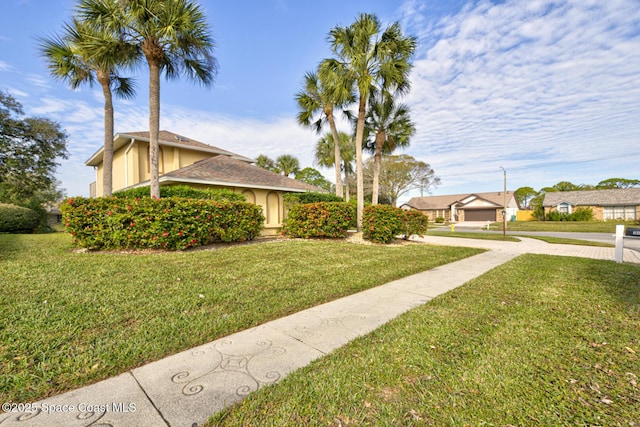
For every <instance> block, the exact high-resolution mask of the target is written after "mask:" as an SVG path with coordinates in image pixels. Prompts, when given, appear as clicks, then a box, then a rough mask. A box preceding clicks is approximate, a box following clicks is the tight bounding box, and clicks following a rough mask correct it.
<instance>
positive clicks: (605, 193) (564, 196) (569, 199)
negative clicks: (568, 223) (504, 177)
mask: <svg viewBox="0 0 640 427" xmlns="http://www.w3.org/2000/svg"><path fill="white" fill-rule="evenodd" d="M565 202H566V203H569V204H571V205H573V206H614V205H616V206H620V205H640V188H615V189H609V190H587V191H555V192H551V193H547V194H545V196H544V201H543V202H542V205H543V206H557V205H559V204H560V203H565Z"/></svg>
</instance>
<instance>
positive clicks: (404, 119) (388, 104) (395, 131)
mask: <svg viewBox="0 0 640 427" xmlns="http://www.w3.org/2000/svg"><path fill="white" fill-rule="evenodd" d="M415 132H416V127H415V125H414V124H413V123H412V122H411V117H410V113H409V107H408V106H406V105H404V104H396V102H395V100H394V98H393V96H392V95H391V94H390V93H388V92H386V91H382V92H379V91H377V90H374V91H371V97H370V100H369V111H368V112H367V116H366V121H365V134H366V135H367V138H366V139H365V144H366V148H367V150H368V151H369V152H371V153H373V158H374V163H373V188H372V196H371V204H372V205H377V204H378V194H379V189H380V184H379V177H380V164H381V161H382V154H383V152H384V154H386V155H390V154H393V152H394V151H395V150H396V148H398V147H408V146H409V139H410V138H411V137H412V136H413V135H414V134H415ZM369 136H372V138H369Z"/></svg>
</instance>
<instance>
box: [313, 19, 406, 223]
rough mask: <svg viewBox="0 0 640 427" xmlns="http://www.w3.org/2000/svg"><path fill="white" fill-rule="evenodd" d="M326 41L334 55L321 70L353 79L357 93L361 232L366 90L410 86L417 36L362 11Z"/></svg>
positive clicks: (397, 88)
mask: <svg viewBox="0 0 640 427" xmlns="http://www.w3.org/2000/svg"><path fill="white" fill-rule="evenodd" d="M329 43H330V44H331V49H332V50H333V53H334V54H335V55H336V58H333V59H329V60H326V61H325V66H324V67H323V69H321V70H320V73H322V74H324V75H325V76H327V77H330V76H329V75H328V73H327V70H333V74H334V75H335V76H337V77H336V78H340V79H343V80H344V81H346V82H353V83H354V84H355V86H356V87H357V92H358V116H357V120H356V140H355V151H356V186H357V214H356V218H357V228H358V231H360V230H362V212H363V208H364V186H363V170H362V165H363V161H362V142H363V139H364V122H365V116H366V112H367V102H368V100H369V93H370V91H371V88H372V87H376V86H378V87H379V88H384V90H387V91H390V92H394V91H400V92H402V91H404V90H407V89H408V88H409V72H410V70H411V58H412V56H413V53H414V51H415V48H416V39H415V38H413V37H406V36H404V35H403V34H402V31H401V29H400V24H399V23H398V22H395V23H393V24H391V25H390V26H389V27H387V28H386V29H385V30H384V31H381V25H380V21H379V20H378V18H377V17H376V16H375V15H371V14H361V15H360V16H359V17H358V18H357V19H356V21H355V22H354V23H353V24H351V25H350V26H348V27H340V26H337V27H335V28H333V29H332V30H331V31H330V33H329Z"/></svg>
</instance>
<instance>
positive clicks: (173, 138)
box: [118, 130, 253, 162]
mask: <svg viewBox="0 0 640 427" xmlns="http://www.w3.org/2000/svg"><path fill="white" fill-rule="evenodd" d="M118 135H119V136H125V137H127V136H128V137H133V138H139V139H145V140H147V141H148V140H149V132H148V131H142V132H123V133H119V134H118ZM158 140H159V143H160V144H161V145H163V144H164V145H167V144H169V145H179V146H183V147H185V148H193V149H195V150H205V151H212V152H215V153H218V154H224V155H227V156H231V157H234V158H237V159H239V160H243V161H251V162H253V160H252V159H249V158H248V157H244V156H241V155H239V154H236V153H232V152H231V151H228V150H224V149H222V148H218V147H214V146H213V145H209V144H205V143H204V142H200V141H196V140H195V139H191V138H187V137H186V136H182V135H178V134H177V133H173V132H169V131H167V130H161V131H160V133H159V134H158Z"/></svg>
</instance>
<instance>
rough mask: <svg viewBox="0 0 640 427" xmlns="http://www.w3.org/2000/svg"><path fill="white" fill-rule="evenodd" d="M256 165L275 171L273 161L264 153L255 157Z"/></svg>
mask: <svg viewBox="0 0 640 427" xmlns="http://www.w3.org/2000/svg"><path fill="white" fill-rule="evenodd" d="M256 166H258V167H259V168H262V169H266V170H269V171H272V172H276V164H275V162H274V161H273V160H271V159H270V158H269V157H267V156H265V155H264V154H260V155H259V156H258V157H256Z"/></svg>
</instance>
